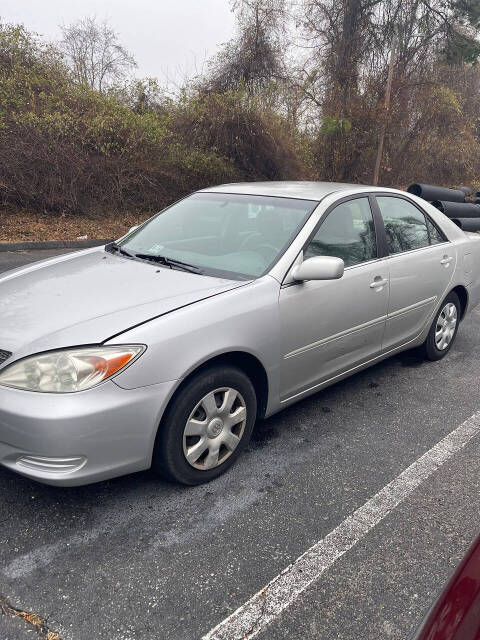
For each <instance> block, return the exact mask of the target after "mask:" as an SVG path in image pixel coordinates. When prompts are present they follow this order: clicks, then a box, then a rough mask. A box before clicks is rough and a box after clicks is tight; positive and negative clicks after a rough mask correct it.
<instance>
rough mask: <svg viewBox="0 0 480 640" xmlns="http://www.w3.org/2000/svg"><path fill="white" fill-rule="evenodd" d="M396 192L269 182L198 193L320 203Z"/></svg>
mask: <svg viewBox="0 0 480 640" xmlns="http://www.w3.org/2000/svg"><path fill="white" fill-rule="evenodd" d="M374 190H378V191H396V190H395V189H386V188H384V187H371V186H368V185H362V184H348V183H346V182H307V181H293V180H292V181H273V180H272V181H271V182H234V183H231V184H220V185H218V186H216V187H208V188H207V189H202V190H201V191H200V193H205V192H208V193H212V192H213V193H239V194H240V193H244V194H247V195H262V196H277V197H281V198H299V199H301V200H316V201H320V200H322V199H323V198H324V197H325V196H327V195H329V194H330V193H336V192H341V191H354V192H355V191H374Z"/></svg>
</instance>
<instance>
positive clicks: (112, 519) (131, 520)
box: [0, 250, 480, 640]
mask: <svg viewBox="0 0 480 640" xmlns="http://www.w3.org/2000/svg"><path fill="white" fill-rule="evenodd" d="M45 253H46V252H45ZM48 253H49V254H53V252H48ZM58 253H65V251H61V250H60V251H56V252H55V254H58ZM42 257H43V252H42V253H41V252H36V253H33V252H27V253H22V254H5V253H4V254H0V270H5V269H7V268H9V267H14V266H18V265H19V264H20V263H22V261H23V262H24V263H27V262H29V261H32V260H36V259H41V258H42ZM45 257H48V256H45ZM479 329H480V312H478V311H477V312H474V313H472V314H470V316H469V317H468V318H467V319H466V320H465V321H464V322H463V323H462V325H461V327H460V330H459V334H458V337H457V341H456V343H455V345H454V347H453V349H452V351H451V352H450V354H449V355H448V357H447V358H446V359H445V360H443V361H441V362H438V363H426V362H423V361H421V360H419V359H418V357H417V356H416V355H415V354H414V353H405V354H402V355H400V356H397V357H394V358H391V359H389V360H386V361H384V362H382V363H380V364H378V365H376V366H374V367H372V368H370V369H368V370H367V371H364V372H361V373H359V374H357V375H355V376H353V377H351V378H350V379H348V380H346V381H343V382H340V383H338V384H336V385H335V386H333V387H330V388H329V389H327V390H325V391H323V392H321V393H319V394H317V395H315V396H312V397H310V398H308V399H306V400H304V401H302V402H300V403H298V404H297V405H295V406H293V407H290V408H288V409H286V410H285V411H283V412H282V413H280V414H278V415H276V416H274V417H272V418H270V419H268V420H266V421H265V422H263V423H261V424H259V425H258V426H257V428H256V431H255V432H254V435H253V439H252V442H251V444H250V446H249V448H248V450H247V451H246V453H245V454H244V455H243V456H242V457H241V458H240V460H239V461H238V463H237V464H236V465H235V467H234V468H233V469H232V470H231V471H230V472H228V473H227V474H226V475H224V476H222V477H221V478H218V479H217V480H215V481H213V482H211V483H209V484H208V485H204V486H200V487H195V488H183V487H177V486H173V485H169V484H167V483H165V482H163V481H162V480H160V479H158V478H156V477H155V476H153V475H152V474H150V473H148V472H145V473H138V474H134V475H130V476H126V477H123V478H118V479H115V480H110V481H107V482H102V483H97V484H95V485H90V486H86V487H76V488H68V489H64V488H54V487H47V486H43V485H40V484H37V483H34V482H31V481H29V480H27V479H25V478H22V477H20V476H17V475H15V474H13V473H12V472H10V471H7V470H4V469H0V522H1V524H0V554H1V557H0V560H1V561H0V593H1V594H2V596H3V598H4V600H5V599H7V600H8V601H9V603H10V604H11V605H12V606H13V607H15V608H17V609H18V610H20V611H29V612H34V613H35V614H38V615H39V616H42V617H43V618H45V619H46V620H47V626H48V628H49V629H50V630H52V631H54V632H57V633H58V634H59V636H60V637H61V638H62V639H63V640H93V639H95V640H140V639H141V640H154V639H155V640H195V639H198V640H200V638H202V637H203V636H206V635H207V634H209V633H210V631H211V630H212V629H213V628H214V627H216V625H218V624H219V623H221V622H222V620H225V619H226V618H227V617H228V616H229V615H230V614H232V613H233V612H235V611H236V610H237V609H238V608H239V607H241V606H242V605H243V604H244V603H248V602H249V601H250V599H251V598H252V596H254V594H255V593H257V592H258V591H260V590H262V589H263V588H264V587H265V585H267V584H268V583H269V582H270V581H271V580H272V579H274V578H275V577H276V576H278V575H279V574H280V573H281V572H282V571H283V570H284V569H285V568H286V567H287V566H288V565H289V564H290V563H292V562H295V561H296V559H297V558H299V556H301V555H302V554H303V553H304V552H305V551H307V550H308V549H310V548H311V547H312V546H313V545H315V544H316V543H318V541H321V540H323V539H324V538H325V537H326V536H327V535H328V534H330V532H332V531H334V530H335V529H336V528H338V527H340V526H342V523H344V522H345V520H346V519H347V518H348V517H349V516H350V515H351V514H352V513H354V512H355V511H356V510H357V509H359V508H361V507H362V505H364V504H365V503H367V501H369V500H370V498H372V496H375V495H376V494H378V493H379V492H381V491H382V489H383V488H384V487H385V486H386V485H388V484H389V483H390V482H391V481H392V480H394V479H395V478H397V477H398V476H399V474H401V473H402V472H403V471H404V470H405V469H407V468H409V467H410V465H412V464H413V463H415V461H417V460H418V458H419V457H420V456H422V455H424V454H425V453H426V452H428V451H429V450H430V449H431V448H432V447H434V446H436V445H437V443H439V442H441V441H442V439H443V438H445V437H446V436H448V434H450V433H451V432H453V431H454V430H456V429H457V428H458V427H459V425H462V423H464V422H465V421H466V420H467V419H468V418H470V416H473V415H475V414H477V412H478V411H479V410H480V387H479V384H478V362H479V355H480V339H479V338H480V331H479ZM476 419H480V418H478V416H477V418H476ZM479 460H480V436H474V437H472V438H471V439H470V440H469V441H468V442H467V443H466V444H465V446H463V447H462V448H461V449H460V450H459V451H457V452H455V453H453V454H452V455H451V456H449V457H448V459H446V461H445V462H444V463H443V464H442V465H441V466H439V468H438V469H436V470H434V471H433V472H432V473H431V474H430V475H429V476H428V477H427V478H426V479H425V480H423V481H421V482H420V483H419V484H418V486H417V487H416V488H415V489H414V490H412V491H411V492H409V493H408V495H407V494H406V495H405V497H404V499H402V500H401V502H400V503H399V504H398V506H396V507H395V508H393V509H392V510H391V511H390V512H389V513H388V514H387V515H385V517H383V518H382V519H381V520H380V521H379V522H378V524H376V525H374V526H372V527H371V528H369V530H368V531H367V532H366V533H365V535H364V536H363V537H361V539H359V540H358V541H357V542H356V543H355V544H354V545H353V546H352V547H351V548H350V549H349V550H348V551H346V552H345V553H343V555H341V557H338V559H336V560H335V561H334V562H333V563H331V565H330V566H329V567H328V568H327V569H326V570H325V571H324V572H323V573H321V575H319V576H318V579H316V580H315V581H314V582H313V583H312V584H311V585H310V586H309V588H307V589H306V590H305V591H304V592H303V593H302V594H301V595H299V596H298V597H295V594H294V592H293V591H292V592H291V593H285V598H289V599H290V600H289V603H290V606H289V607H288V608H285V609H284V610H283V611H282V612H281V613H279V614H278V615H275V616H274V617H273V619H272V620H271V622H270V624H269V625H268V626H262V625H260V626H259V627H258V628H257V629H254V628H252V633H251V634H248V635H247V637H248V638H250V637H253V635H254V634H255V633H256V634H257V635H256V637H258V638H260V639H261V640H267V639H268V640H287V639H288V640H310V639H312V640H313V639H315V640H334V639H335V640H337V639H338V640H360V639H361V640H370V639H372V640H382V639H383V638H386V639H394V640H409V638H410V637H411V634H412V633H413V632H414V630H415V629H416V628H417V626H418V625H419V624H420V622H421V620H422V619H423V617H424V615H425V614H426V612H427V611H428V609H429V607H430V605H431V604H432V601H433V599H434V598H435V596H436V594H437V593H438V592H439V590H440V589H441V588H442V587H443V585H444V583H445V581H446V579H447V578H448V576H449V575H450V573H451V572H452V571H453V569H454V568H455V566H456V565H457V563H458V562H459V560H460V559H461V557H462V556H463V554H464V553H465V552H466V550H467V548H468V546H469V545H470V543H471V542H472V541H473V539H474V538H475V536H476V535H477V533H479V532H480V518H479V513H480V462H479ZM292 589H294V585H292ZM280 608H281V607H280ZM215 633H216V632H212V634H211V635H210V637H211V638H213V639H216V638H217V637H220V636H219V635H218V633H217V635H215ZM229 633H230V635H229V636H228V640H240V639H241V638H242V635H235V633H234V632H233V631H232V632H229ZM33 637H37V636H36V632H35V630H34V629H33V627H32V626H31V625H29V624H28V623H27V622H25V621H24V620H23V619H21V618H12V617H6V616H0V638H1V639H2V640H21V639H23V638H33Z"/></svg>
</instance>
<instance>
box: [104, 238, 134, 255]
mask: <svg viewBox="0 0 480 640" xmlns="http://www.w3.org/2000/svg"><path fill="white" fill-rule="evenodd" d="M105 249H106V250H107V251H118V253H121V254H122V256H128V257H129V258H134V257H135V256H134V255H133V253H130V252H129V251H126V250H125V249H122V247H121V246H120V245H118V244H117V243H116V242H110V244H107V245H106V247H105Z"/></svg>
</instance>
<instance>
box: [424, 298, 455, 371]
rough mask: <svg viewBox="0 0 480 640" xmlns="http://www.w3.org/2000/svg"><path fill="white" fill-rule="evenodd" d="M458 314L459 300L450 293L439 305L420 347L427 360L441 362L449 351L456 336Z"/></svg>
mask: <svg viewBox="0 0 480 640" xmlns="http://www.w3.org/2000/svg"><path fill="white" fill-rule="evenodd" d="M460 312H461V309H460V300H459V298H458V296H457V294H456V293H455V292H454V291H451V292H450V293H449V294H448V296H447V297H446V298H445V300H444V301H443V302H442V304H441V305H440V308H439V310H438V312H437V314H436V316H435V319H434V321H433V322H432V325H431V327H430V330H429V332H428V336H427V339H426V340H425V342H424V343H423V345H422V347H421V349H422V352H423V356H424V357H425V358H426V359H427V360H432V361H434V360H441V359H442V358H444V357H445V356H446V355H447V353H448V352H449V351H450V349H451V348H452V345H453V343H454V342H455V338H456V336H457V331H458V324H459V322H460ZM442 331H443V333H442ZM442 337H443V338H444V340H443V341H442Z"/></svg>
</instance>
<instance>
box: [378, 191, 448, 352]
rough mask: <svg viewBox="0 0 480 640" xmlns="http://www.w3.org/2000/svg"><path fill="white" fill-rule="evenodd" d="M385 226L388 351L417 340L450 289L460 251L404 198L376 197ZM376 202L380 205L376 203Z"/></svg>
mask: <svg viewBox="0 0 480 640" xmlns="http://www.w3.org/2000/svg"><path fill="white" fill-rule="evenodd" d="M376 203H377V205H378V208H379V212H380V214H381V217H382V220H383V223H384V225H385V232H386V239H387V248H388V252H389V257H388V259H387V260H388V265H389V271H390V302H389V308H388V318H387V325H386V328H385V336H384V340H383V349H384V350H385V351H389V350H391V349H393V348H395V347H397V346H399V345H401V344H405V343H407V342H409V341H410V340H413V339H414V338H415V337H416V336H417V335H418V334H419V333H420V332H421V331H422V330H423V328H424V327H425V326H426V325H427V323H429V322H430V321H431V316H432V313H433V311H434V309H435V308H436V306H437V305H438V303H439V302H440V301H441V300H442V298H443V297H444V296H445V295H446V293H447V292H448V287H449V283H450V281H451V279H452V276H453V273H454V271H455V262H456V250H455V247H454V245H453V243H451V242H448V240H447V238H446V237H445V236H444V234H443V233H442V231H441V230H440V229H439V228H438V227H437V226H436V225H435V224H434V222H433V221H432V220H431V219H430V218H429V217H428V215H427V214H426V213H425V212H424V211H422V210H421V209H420V208H419V207H417V206H416V204H414V203H413V202H412V201H411V200H409V199H407V198H403V197H402V196H393V195H377V196H376ZM374 206H375V205H374Z"/></svg>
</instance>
